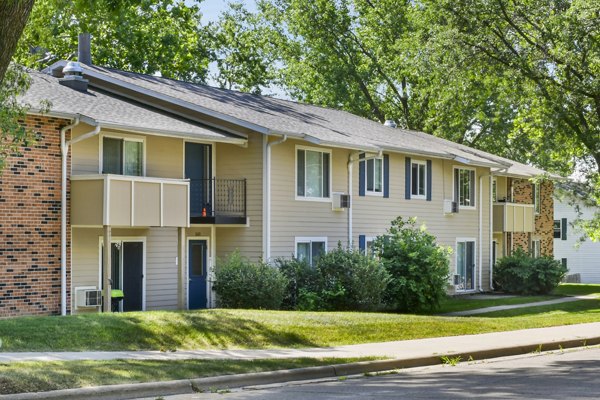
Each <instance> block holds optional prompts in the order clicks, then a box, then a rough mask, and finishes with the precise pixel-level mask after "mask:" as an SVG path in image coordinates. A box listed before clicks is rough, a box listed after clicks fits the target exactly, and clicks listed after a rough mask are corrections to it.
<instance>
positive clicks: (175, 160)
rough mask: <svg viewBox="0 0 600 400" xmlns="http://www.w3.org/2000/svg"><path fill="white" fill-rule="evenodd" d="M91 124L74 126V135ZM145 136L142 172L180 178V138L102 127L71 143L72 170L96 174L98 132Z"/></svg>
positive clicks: (79, 173) (181, 171)
mask: <svg viewBox="0 0 600 400" xmlns="http://www.w3.org/2000/svg"><path fill="white" fill-rule="evenodd" d="M92 129H93V127H91V126H89V125H85V124H81V125H79V126H77V127H76V128H75V129H74V131H75V132H74V137H77V136H80V135H82V134H84V133H87V132H90V131H91V130H92ZM104 134H106V135H110V136H122V137H131V138H142V137H144V138H145V146H146V161H145V162H146V176H149V177H155V178H175V179H181V178H183V140H182V139H177V138H168V137H161V136H149V135H148V136H146V135H137V134H129V133H119V132H114V131H105V130H102V132H101V133H100V136H94V137H92V138H89V139H85V140H82V141H81V142H79V143H75V144H74V145H73V149H72V152H73V153H72V160H73V162H72V174H73V175H85V174H97V173H98V171H99V168H100V144H99V143H100V138H101V137H102V135H104Z"/></svg>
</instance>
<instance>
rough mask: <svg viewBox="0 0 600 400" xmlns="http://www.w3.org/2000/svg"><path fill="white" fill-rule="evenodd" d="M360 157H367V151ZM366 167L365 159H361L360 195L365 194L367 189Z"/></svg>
mask: <svg viewBox="0 0 600 400" xmlns="http://www.w3.org/2000/svg"><path fill="white" fill-rule="evenodd" d="M358 158H365V153H362V154H361V155H359V156H358ZM365 168H366V166H365V163H364V161H360V162H359V163H358V195H359V196H364V195H365V189H366V182H365V176H366V173H365Z"/></svg>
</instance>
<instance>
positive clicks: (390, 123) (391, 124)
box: [383, 119, 398, 128]
mask: <svg viewBox="0 0 600 400" xmlns="http://www.w3.org/2000/svg"><path fill="white" fill-rule="evenodd" d="M383 125H385V126H389V127H390V128H396V127H398V125H397V124H396V122H395V121H394V120H393V119H386V120H385V122H384V123H383Z"/></svg>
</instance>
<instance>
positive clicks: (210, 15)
mask: <svg viewBox="0 0 600 400" xmlns="http://www.w3.org/2000/svg"><path fill="white" fill-rule="evenodd" d="M228 2H229V1H228V0H204V1H203V2H201V3H200V10H202V16H203V17H204V18H203V21H204V22H205V23H207V22H211V21H215V20H216V19H217V18H219V14H221V12H222V11H223V10H225V9H226V8H227V3H228ZM188 3H193V2H192V1H188ZM242 3H244V4H245V5H246V7H247V8H248V9H249V10H251V11H254V10H256V2H255V0H243V1H242Z"/></svg>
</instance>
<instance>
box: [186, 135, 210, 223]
mask: <svg viewBox="0 0 600 400" xmlns="http://www.w3.org/2000/svg"><path fill="white" fill-rule="evenodd" d="M211 156H212V148H211V145H209V144H202V143H191V142H186V143H185V178H186V179H189V180H190V216H191V217H201V216H202V210H203V209H206V213H207V215H211V213H212V210H211V202H212V182H211V181H210V177H211V176H212V171H211V166H212V157H211Z"/></svg>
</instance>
